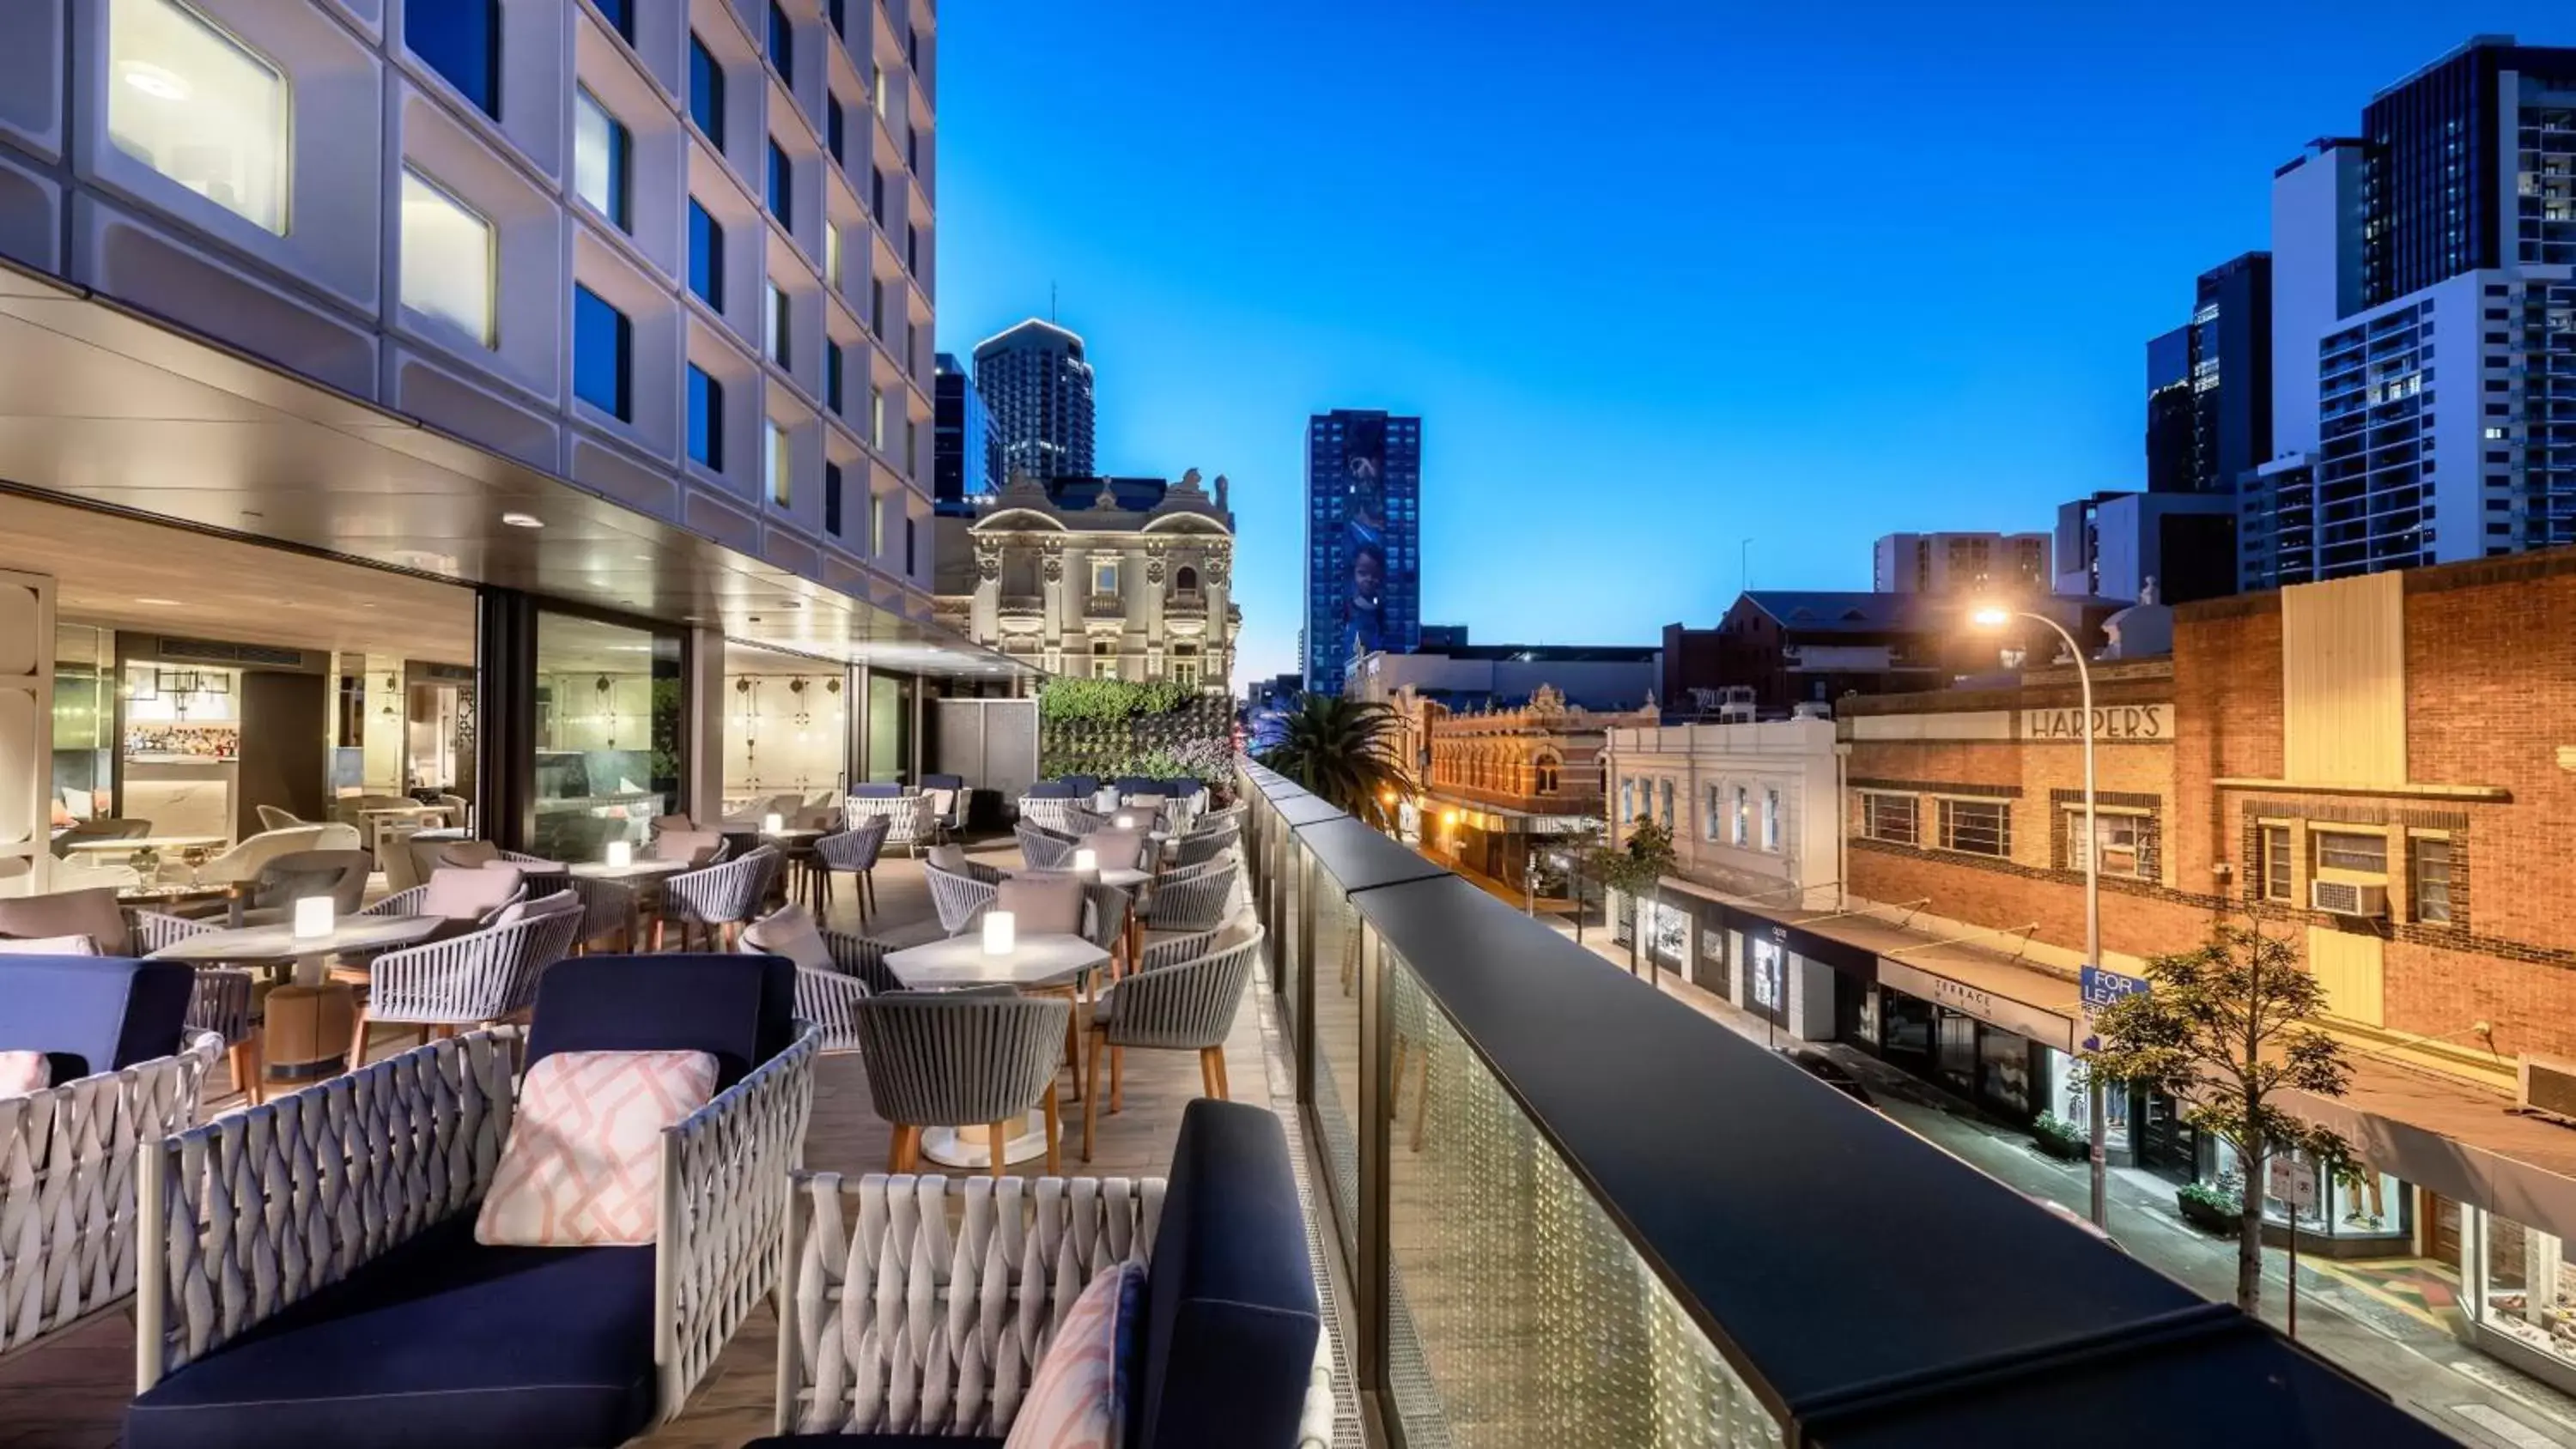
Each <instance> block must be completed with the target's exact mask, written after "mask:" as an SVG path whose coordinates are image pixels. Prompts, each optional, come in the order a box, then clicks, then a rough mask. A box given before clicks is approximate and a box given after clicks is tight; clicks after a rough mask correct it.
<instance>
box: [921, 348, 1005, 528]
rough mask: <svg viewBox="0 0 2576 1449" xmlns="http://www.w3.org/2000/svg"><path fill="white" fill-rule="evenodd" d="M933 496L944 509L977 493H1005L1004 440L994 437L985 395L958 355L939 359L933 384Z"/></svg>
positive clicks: (931, 451)
mask: <svg viewBox="0 0 2576 1449" xmlns="http://www.w3.org/2000/svg"><path fill="white" fill-rule="evenodd" d="M931 407H932V418H933V422H934V428H933V432H932V439H931V445H930V492H931V497H932V498H933V499H934V500H935V501H937V502H940V503H962V502H964V501H965V500H966V499H967V498H968V497H969V496H971V495H973V494H978V493H998V492H1000V491H1001V488H1002V483H1003V481H1004V478H1005V475H1004V473H1003V471H1002V440H1001V438H1000V437H999V436H998V435H996V434H995V433H994V431H993V410H992V409H990V408H988V407H986V406H985V405H984V393H983V389H981V388H978V387H977V386H975V379H974V378H973V377H972V376H970V375H969V374H968V373H967V372H966V370H965V369H964V368H963V367H961V366H959V365H958V362H957V358H956V355H955V354H953V353H947V352H943V353H940V354H939V357H938V360H937V364H936V371H935V374H934V376H933V378H932V397H931Z"/></svg>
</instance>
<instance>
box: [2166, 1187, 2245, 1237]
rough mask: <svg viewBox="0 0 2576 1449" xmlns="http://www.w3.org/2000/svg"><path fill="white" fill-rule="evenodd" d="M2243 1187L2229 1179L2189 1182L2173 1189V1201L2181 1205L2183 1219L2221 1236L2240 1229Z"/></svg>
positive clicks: (2233, 1233)
mask: <svg viewBox="0 0 2576 1449" xmlns="http://www.w3.org/2000/svg"><path fill="white" fill-rule="evenodd" d="M2243 1196H2244V1192H2243V1190H2242V1189H2239V1188H2236V1187H2232V1186H2230V1185H2228V1184H2226V1183H2217V1182H2186V1183H2184V1184H2183V1185H2182V1186H2180V1187H2178V1188H2176V1189H2174V1205H2175V1206H2176V1207H2179V1208H2181V1209H2182V1218H2183V1221H2184V1222H2187V1223H2189V1224H2191V1225H2192V1226H2193V1227H2196V1228H2199V1229H2201V1230H2202V1231H2204V1232H2211V1233H2216V1234H2218V1235H2220V1236H2221V1237H2233V1236H2235V1234H2236V1229H2237V1221H2236V1218H2237V1213H2238V1212H2239V1211H2240V1209H2241V1204H2240V1203H2239V1202H2238V1199H2239V1198H2241V1197H2243Z"/></svg>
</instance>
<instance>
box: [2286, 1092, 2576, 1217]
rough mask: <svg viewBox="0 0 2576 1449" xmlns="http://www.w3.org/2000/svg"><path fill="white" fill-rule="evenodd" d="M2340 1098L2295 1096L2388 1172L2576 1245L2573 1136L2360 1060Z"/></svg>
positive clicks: (2301, 1107) (2485, 1099)
mask: <svg viewBox="0 0 2576 1449" xmlns="http://www.w3.org/2000/svg"><path fill="white" fill-rule="evenodd" d="M2352 1062H2353V1073H2352V1087H2351V1089H2350V1090H2349V1091H2347V1092H2345V1093H2344V1095H2343V1096H2342V1097H2340V1098H2328V1097H2312V1096H2309V1095H2307V1094H2306V1093H2296V1094H2293V1100H2292V1101H2291V1102H2290V1103H2289V1107H2290V1109H2291V1110H2292V1111H2294V1112H2296V1113H2298V1114H2299V1115H2300V1116H2302V1117H2305V1118H2307V1119H2308V1120H2309V1121H2312V1122H2316V1123H2318V1124H2320V1125H2323V1126H2327V1127H2331V1128H2333V1129H2335V1130H2336V1131H2337V1132H2340V1133H2342V1134H2343V1135H2344V1138H2345V1139H2346V1140H2347V1141H2349V1142H2351V1143H2352V1144H2353V1147H2354V1149H2355V1150H2356V1151H2357V1152H2358V1153H2359V1154H2360V1156H2361V1157H2362V1159H2363V1160H2364V1161H2366V1162H2368V1163H2369V1164H2370V1165H2371V1166H2373V1167H2376V1168H2378V1169H2380V1170H2381V1171H2383V1172H2389V1173H2394V1174H2395V1175H2397V1176H2398V1177H2401V1178H2404V1179H2405V1180H2407V1181H2408V1182H2412V1183H2415V1184H2417V1185H2419V1186H2422V1187H2427V1188H2430V1189H2432V1190H2433V1191H2435V1192H2438V1193H2440V1194H2441V1195H2442V1196H2444V1197H2447V1198H2453V1199H2456V1200H2458V1201H2461V1202H2465V1203H2471V1204H2474V1205H2476V1206H2478V1207H2482V1208H2485V1209H2487V1210H2488V1211H2489V1212H2493V1213H2497V1214H2500V1215H2502V1216H2504V1217H2508V1218H2511V1219H2513V1220H2514V1221H2515V1222H2518V1223H2525V1224H2528V1225H2530V1226H2532V1227H2537V1228H2543V1229H2546V1230H2548V1231H2549V1232H2552V1233H2556V1234H2558V1235H2559V1236H2561V1237H2576V1128H2567V1127H2561V1126H2558V1125H2557V1124H2555V1123H2552V1122H2549V1121H2546V1120H2544V1119H2542V1118H2538V1117H2527V1116H2523V1115H2521V1114H2519V1113H2517V1112H2515V1111H2513V1110H2512V1106H2513V1104H2512V1103H2511V1102H2510V1101H2508V1100H2507V1099H2505V1098H2504V1097H2502V1096H2500V1095H2498V1094H2496V1093H2494V1092H2487V1091H2481V1090H2480V1089H2478V1088H2476V1087H2473V1086H2470V1085H2468V1084H2466V1083H2462V1082H2452V1081H2447V1080H2444V1079H2443V1078H2440V1077H2435V1076H2432V1075H2429V1074H2427V1073H2423V1072H2417V1071H2413V1070H2410V1069H2408V1068H2406V1067H2401V1066H2395V1065H2392V1064H2390V1063H2386V1062H2381V1061H2376V1060H2373V1059H2371V1058H2369V1057H2364V1056H2360V1055H2358V1054H2355V1055H2354V1056H2353V1057H2352Z"/></svg>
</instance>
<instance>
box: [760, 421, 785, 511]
mask: <svg viewBox="0 0 2576 1449" xmlns="http://www.w3.org/2000/svg"><path fill="white" fill-rule="evenodd" d="M761 458H762V463H761V472H762V473H763V475H764V476H765V479H766V481H767V483H768V485H769V501H770V502H772V503H775V504H777V505H779V506H780V507H782V508H784V507H786V506H787V487H788V476H789V474H788V469H789V466H790V465H789V460H788V455H787V430H786V429H785V428H782V427H780V426H779V425H778V424H777V423H775V422H773V423H771V424H770V425H769V446H768V447H766V448H764V449H762V450H761Z"/></svg>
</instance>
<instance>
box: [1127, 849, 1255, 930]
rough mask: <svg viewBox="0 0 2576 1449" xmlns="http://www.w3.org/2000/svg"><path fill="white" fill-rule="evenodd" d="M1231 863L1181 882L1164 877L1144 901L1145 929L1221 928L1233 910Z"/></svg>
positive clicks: (1234, 870)
mask: <svg viewBox="0 0 2576 1449" xmlns="http://www.w3.org/2000/svg"><path fill="white" fill-rule="evenodd" d="M1236 874H1237V871H1236V868H1235V866H1234V865H1233V863H1232V862H1228V863H1226V865H1225V866H1224V867H1223V868H1221V869H1218V870H1209V871H1202V872H1201V873H1199V874H1197V875H1192V876H1188V877H1185V878H1181V879H1177V880H1176V879H1174V878H1172V877H1170V876H1166V877H1164V878H1163V879H1162V880H1161V881H1159V882H1157V883H1156V884H1155V886H1154V892H1153V894H1152V895H1150V896H1148V897H1146V900H1145V925H1146V926H1147V928H1149V929H1151V930H1156V931H1204V930H1207V929H1208V928H1210V927H1212V926H1221V925H1223V924H1225V919H1226V917H1227V915H1228V914H1230V913H1231V911H1232V910H1233V906H1234V878H1235V875H1236Z"/></svg>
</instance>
